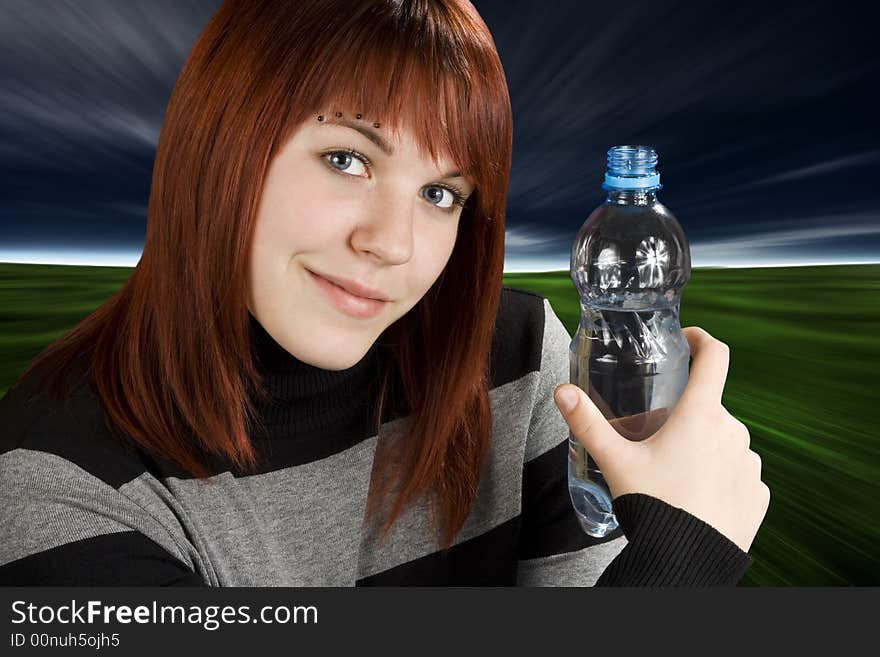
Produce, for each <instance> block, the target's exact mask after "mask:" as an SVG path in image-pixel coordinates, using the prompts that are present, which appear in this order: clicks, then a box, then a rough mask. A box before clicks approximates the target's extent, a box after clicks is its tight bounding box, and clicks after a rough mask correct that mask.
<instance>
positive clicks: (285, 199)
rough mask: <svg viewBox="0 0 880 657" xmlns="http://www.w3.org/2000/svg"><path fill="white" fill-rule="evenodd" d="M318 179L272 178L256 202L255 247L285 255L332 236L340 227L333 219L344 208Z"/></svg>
mask: <svg viewBox="0 0 880 657" xmlns="http://www.w3.org/2000/svg"><path fill="white" fill-rule="evenodd" d="M338 206H339V199H338V198H337V197H336V196H335V195H334V194H333V193H332V191H330V190H328V189H327V188H326V186H322V185H320V184H319V181H312V180H307V179H304V178H303V177H299V178H298V179H297V181H296V182H295V183H290V184H288V183H286V182H285V183H283V184H282V183H281V182H275V181H272V183H271V184H270V185H268V186H267V189H266V193H265V194H264V195H263V199H262V201H261V204H260V211H259V215H258V219H257V226H256V232H255V235H254V239H255V241H258V242H259V245H255V248H256V249H258V250H260V251H261V252H262V253H263V254H264V255H269V254H272V253H275V254H277V255H278V256H279V257H284V258H285V259H289V258H290V257H292V256H294V255H296V254H297V253H300V252H308V251H314V250H320V249H321V248H323V247H324V246H326V245H328V244H332V243H333V242H334V240H337V239H339V237H338V235H337V234H336V233H337V232H338V231H339V230H342V229H343V228H344V227H343V226H342V223H341V222H339V221H338V219H337V220H334V217H336V218H338V217H340V216H343V213H344V211H345V208H341V207H338Z"/></svg>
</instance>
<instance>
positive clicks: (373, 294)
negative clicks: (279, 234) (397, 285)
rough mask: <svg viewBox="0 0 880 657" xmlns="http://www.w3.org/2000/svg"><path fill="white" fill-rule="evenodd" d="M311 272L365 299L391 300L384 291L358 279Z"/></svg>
mask: <svg viewBox="0 0 880 657" xmlns="http://www.w3.org/2000/svg"><path fill="white" fill-rule="evenodd" d="M309 271H310V272H311V270H309ZM311 273H313V274H315V275H317V276H320V277H321V278H323V279H324V280H326V281H330V282H331V283H333V284H334V285H338V286H339V287H341V288H342V289H343V290H345V291H346V292H349V293H350V294H353V295H355V296H358V297H363V298H365V299H375V300H377V301H390V299H389V298H388V297H387V296H386V295H384V294H382V292H380V291H379V290H376V289H374V288H371V287H368V286H366V285H363V284H361V283H358V282H357V281H353V280H351V279H347V278H341V277H338V276H332V275H330V274H321V273H318V272H311Z"/></svg>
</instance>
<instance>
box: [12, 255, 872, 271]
mask: <svg viewBox="0 0 880 657" xmlns="http://www.w3.org/2000/svg"><path fill="white" fill-rule="evenodd" d="M0 264H4V265H48V266H58V267H115V268H120V267H122V268H125V269H134V268H135V267H136V266H137V265H136V264H135V265H131V264H122V263H98V262H83V261H75V262H58V261H46V260H34V259H11V260H10V259H6V258H3V257H2V256H0ZM877 264H880V260H839V261H814V262H779V263H747V264H743V263H737V264H707V265H695V264H692V265H691V269H769V268H780V267H831V266H835V265H877ZM569 271H570V270H569V269H568V268H567V267H554V268H549V269H547V268H537V269H505V270H504V271H503V272H502V273H503V274H545V273H551V272H569Z"/></svg>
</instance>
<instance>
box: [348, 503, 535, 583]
mask: <svg viewBox="0 0 880 657" xmlns="http://www.w3.org/2000/svg"><path fill="white" fill-rule="evenodd" d="M519 524H520V519H519V516H517V517H515V518H511V519H510V520H508V521H507V522H504V523H502V524H501V525H498V526H497V527H494V528H493V529H491V530H489V531H488V532H485V533H484V534H480V535H479V536H476V537H474V538H472V539H469V540H467V541H464V542H462V543H459V544H457V545H453V546H452V547H451V548H450V549H449V551H448V552H443V551H438V552H433V553H432V554H429V555H426V556H424V557H420V558H419V559H415V560H413V561H408V562H406V563H403V564H400V565H399V566H395V567H394V568H391V569H389V570H385V571H383V572H381V573H377V574H375V575H371V576H370V577H365V578H362V579H359V580H358V581H357V582H356V584H355V586H513V585H514V584H516V568H517V559H516V541H517V535H518V534H519Z"/></svg>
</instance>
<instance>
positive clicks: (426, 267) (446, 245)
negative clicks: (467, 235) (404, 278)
mask: <svg viewBox="0 0 880 657" xmlns="http://www.w3.org/2000/svg"><path fill="white" fill-rule="evenodd" d="M454 226H455V224H453V228H450V227H449V226H444V225H442V224H441V225H440V226H439V227H438V228H436V229H434V230H430V231H425V232H426V234H425V235H424V236H423V238H422V239H421V240H419V250H418V253H417V257H416V258H415V260H414V261H415V262H416V263H418V264H417V268H418V278H419V288H420V293H421V294H424V293H425V292H427V291H428V289H430V287H431V286H432V285H433V284H434V282H435V281H436V280H437V279H438V278H439V277H440V274H441V273H442V272H443V269H444V268H445V267H446V264H447V263H448V262H449V257H450V256H451V255H452V250H453V248H454V247H455V239H456V231H455V229H454Z"/></svg>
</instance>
